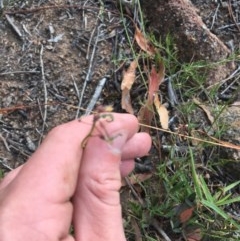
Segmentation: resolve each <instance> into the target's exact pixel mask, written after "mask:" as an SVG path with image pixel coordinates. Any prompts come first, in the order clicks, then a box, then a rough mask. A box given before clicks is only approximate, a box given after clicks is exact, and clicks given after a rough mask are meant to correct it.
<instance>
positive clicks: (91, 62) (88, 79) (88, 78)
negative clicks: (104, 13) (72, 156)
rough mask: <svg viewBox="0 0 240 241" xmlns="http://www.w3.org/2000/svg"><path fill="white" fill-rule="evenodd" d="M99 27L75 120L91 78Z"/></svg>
mask: <svg viewBox="0 0 240 241" xmlns="http://www.w3.org/2000/svg"><path fill="white" fill-rule="evenodd" d="M101 27H102V24H101V25H99V27H98V31H97V36H96V39H95V44H94V46H93V50H92V55H91V58H90V61H89V67H88V72H87V75H86V78H85V81H84V83H83V87H82V91H81V95H80V99H79V103H78V110H77V113H76V119H77V118H79V111H80V107H81V105H82V100H83V95H84V92H85V90H86V87H87V84H88V82H89V81H90V78H91V75H92V67H93V58H94V55H95V52H96V49H97V44H98V36H99V32H100V28H101Z"/></svg>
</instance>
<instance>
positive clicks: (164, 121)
mask: <svg viewBox="0 0 240 241" xmlns="http://www.w3.org/2000/svg"><path fill="white" fill-rule="evenodd" d="M154 105H155V107H156V110H157V113H158V115H159V118H160V123H161V126H162V128H163V129H165V130H166V129H168V121H169V115H168V110H167V109H166V107H165V106H164V105H162V104H161V103H160V101H159V98H158V95H157V94H156V95H155V96H154Z"/></svg>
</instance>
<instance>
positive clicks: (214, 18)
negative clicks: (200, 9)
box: [210, 4, 220, 29]
mask: <svg viewBox="0 0 240 241" xmlns="http://www.w3.org/2000/svg"><path fill="white" fill-rule="evenodd" d="M219 7H220V4H218V5H217V8H216V11H215V13H214V14H213V21H212V24H211V27H210V29H212V28H213V25H214V23H215V20H216V18H217V13H218V10H219Z"/></svg>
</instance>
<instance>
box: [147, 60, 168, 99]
mask: <svg viewBox="0 0 240 241" xmlns="http://www.w3.org/2000/svg"><path fill="white" fill-rule="evenodd" d="M164 75H165V67H164V65H163V63H160V65H159V72H157V71H156V69H155V67H152V70H151V73H150V77H149V80H148V83H149V84H148V85H149V87H148V101H149V102H150V103H151V104H152V103H153V99H154V95H155V93H156V92H158V90H159V86H160V84H161V83H162V81H163V80H164Z"/></svg>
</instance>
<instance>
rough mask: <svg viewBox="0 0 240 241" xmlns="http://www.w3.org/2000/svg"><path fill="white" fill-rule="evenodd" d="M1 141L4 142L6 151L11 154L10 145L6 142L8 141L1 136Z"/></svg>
mask: <svg viewBox="0 0 240 241" xmlns="http://www.w3.org/2000/svg"><path fill="white" fill-rule="evenodd" d="M0 139H1V140H2V142H3V144H4V146H5V147H6V149H7V150H8V151H9V152H10V148H9V146H8V143H7V141H6V139H5V138H4V137H3V136H2V135H1V134H0Z"/></svg>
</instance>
